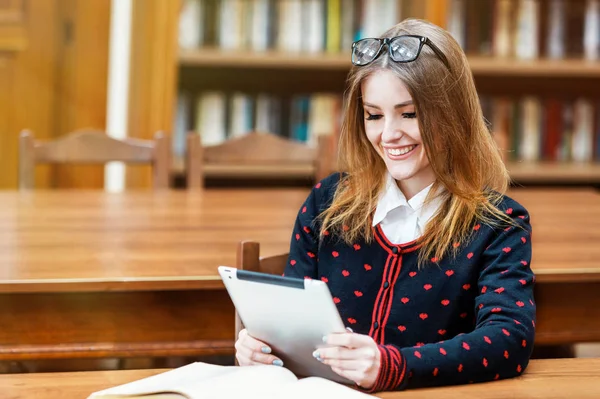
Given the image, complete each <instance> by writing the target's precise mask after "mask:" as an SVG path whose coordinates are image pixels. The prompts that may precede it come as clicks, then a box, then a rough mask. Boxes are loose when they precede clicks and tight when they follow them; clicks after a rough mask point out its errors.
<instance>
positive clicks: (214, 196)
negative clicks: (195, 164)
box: [0, 189, 600, 292]
mask: <svg viewBox="0 0 600 399" xmlns="http://www.w3.org/2000/svg"><path fill="white" fill-rule="evenodd" d="M307 193H308V191H307V190H305V189H294V190H290V189H283V190H281V189H280V190H256V189H255V190H206V191H204V192H198V193H193V192H186V191H167V192H162V193H156V192H149V191H144V192H126V193H122V194H110V193H105V192H102V191H32V192H25V193H23V192H18V191H5V192H0V292H32V291H53V292H56V291H74V290H77V291H94V290H136V289H180V288H191V287H194V288H222V284H221V282H220V279H219V277H218V275H217V272H216V268H217V266H219V265H233V264H234V262H235V248H236V244H237V242H238V241H240V240H242V239H251V240H256V241H259V242H260V243H261V246H262V248H261V249H262V254H264V255H270V254H276V253H283V252H286V251H287V250H288V246H289V239H290V234H291V230H292V226H293V223H294V219H295V217H296V212H297V210H298V208H299V206H300V205H301V204H302V202H303V201H304V199H305V198H306V195H307ZM510 195H511V196H513V197H514V198H515V199H516V200H517V201H519V202H521V203H522V204H524V205H525V206H526V207H527V208H528V210H529V211H530V213H531V217H532V223H533V225H534V236H533V240H534V261H533V263H532V264H533V268H534V270H535V272H536V274H537V275H538V281H570V282H572V281H587V282H589V281H600V245H596V243H598V242H600V194H599V193H597V192H594V191H592V190H581V189H578V190H570V191H564V190H514V191H513V192H511V193H510Z"/></svg>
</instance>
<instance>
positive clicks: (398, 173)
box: [386, 162, 418, 180]
mask: <svg viewBox="0 0 600 399" xmlns="http://www.w3.org/2000/svg"><path fill="white" fill-rule="evenodd" d="M386 166H387V170H388V172H389V173H390V175H392V177H393V178H394V179H396V180H406V179H410V178H411V177H414V176H415V175H416V174H417V173H418V168H417V167H416V165H399V164H398V163H396V162H394V164H392V165H390V164H389V163H386Z"/></svg>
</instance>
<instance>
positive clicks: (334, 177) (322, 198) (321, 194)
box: [311, 172, 345, 204]
mask: <svg viewBox="0 0 600 399" xmlns="http://www.w3.org/2000/svg"><path fill="white" fill-rule="evenodd" d="M344 176H345V174H344V173H343V172H336V173H332V174H330V175H329V176H327V177H326V178H324V179H323V180H321V181H319V182H318V183H317V184H315V185H314V186H313V189H312V191H311V195H312V196H314V199H315V202H317V203H319V204H328V203H330V202H331V201H332V200H333V196H334V195H335V191H336V190H337V187H338V184H339V183H340V181H341V180H342V179H343V178H344Z"/></svg>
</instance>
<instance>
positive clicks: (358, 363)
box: [321, 359, 368, 371]
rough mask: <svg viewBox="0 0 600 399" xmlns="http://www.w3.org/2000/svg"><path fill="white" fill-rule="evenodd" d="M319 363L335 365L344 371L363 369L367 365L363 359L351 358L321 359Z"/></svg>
mask: <svg viewBox="0 0 600 399" xmlns="http://www.w3.org/2000/svg"><path fill="white" fill-rule="evenodd" d="M321 363H323V364H326V365H328V366H331V367H332V368H333V367H335V368H337V369H340V370H345V371H359V370H364V369H365V368H367V367H368V365H367V364H366V362H365V360H363V359H351V360H342V359H323V360H321Z"/></svg>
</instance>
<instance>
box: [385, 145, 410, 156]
mask: <svg viewBox="0 0 600 399" xmlns="http://www.w3.org/2000/svg"><path fill="white" fill-rule="evenodd" d="M415 147H416V145H410V146H408V147H402V148H388V149H387V151H388V154H390V155H396V156H398V155H404V154H407V153H409V152H411V151H412V150H413V149H414V148H415Z"/></svg>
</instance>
